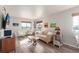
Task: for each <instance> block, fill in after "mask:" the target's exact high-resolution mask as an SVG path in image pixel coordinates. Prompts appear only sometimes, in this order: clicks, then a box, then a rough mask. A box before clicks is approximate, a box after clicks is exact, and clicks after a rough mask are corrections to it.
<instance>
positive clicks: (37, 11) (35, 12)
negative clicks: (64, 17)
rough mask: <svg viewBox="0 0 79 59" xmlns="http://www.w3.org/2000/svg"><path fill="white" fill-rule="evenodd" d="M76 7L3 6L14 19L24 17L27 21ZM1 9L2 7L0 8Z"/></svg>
mask: <svg viewBox="0 0 79 59" xmlns="http://www.w3.org/2000/svg"><path fill="white" fill-rule="evenodd" d="M73 7H76V6H74V5H8V6H5V8H6V10H7V12H8V13H9V14H10V15H12V16H16V17H24V18H28V19H37V18H40V17H43V16H48V15H51V14H54V13H58V12H61V11H64V10H67V9H69V8H73ZM1 8H2V6H1Z"/></svg>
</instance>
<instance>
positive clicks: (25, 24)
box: [21, 23, 32, 29]
mask: <svg viewBox="0 0 79 59" xmlns="http://www.w3.org/2000/svg"><path fill="white" fill-rule="evenodd" d="M21 27H22V28H23V29H31V28H32V24H31V23H21Z"/></svg>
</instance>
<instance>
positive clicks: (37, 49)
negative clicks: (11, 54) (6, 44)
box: [16, 38, 79, 53]
mask: <svg viewBox="0 0 79 59" xmlns="http://www.w3.org/2000/svg"><path fill="white" fill-rule="evenodd" d="M16 53H79V50H75V49H72V48H69V47H67V46H62V47H61V48H58V47H55V46H54V47H53V46H50V45H48V44H46V43H44V42H42V41H41V40H37V45H36V46H33V44H32V43H31V42H30V40H29V39H28V38H18V39H17V41H16Z"/></svg>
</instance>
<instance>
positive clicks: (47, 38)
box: [0, 5, 79, 53]
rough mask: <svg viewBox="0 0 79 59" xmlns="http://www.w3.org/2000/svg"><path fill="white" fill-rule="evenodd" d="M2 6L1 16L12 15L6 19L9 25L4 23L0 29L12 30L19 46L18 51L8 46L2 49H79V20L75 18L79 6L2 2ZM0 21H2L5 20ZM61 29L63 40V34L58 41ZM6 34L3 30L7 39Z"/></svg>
mask: <svg viewBox="0 0 79 59" xmlns="http://www.w3.org/2000/svg"><path fill="white" fill-rule="evenodd" d="M0 9H1V11H0V18H1V20H2V15H3V16H4V17H6V15H7V14H8V19H9V20H8V21H6V22H7V23H6V26H4V27H1V26H0V28H1V30H0V32H2V31H4V32H5V30H11V31H12V32H11V33H12V35H14V36H15V43H14V45H15V46H13V47H14V50H15V51H12V50H11V51H10V50H8V46H7V48H6V49H7V50H6V49H0V50H3V52H4V50H6V51H9V52H11V53H71V52H76V53H78V52H79V50H78V49H79V42H78V41H77V38H78V30H79V29H78V28H76V27H78V26H76V24H75V23H78V21H77V22H75V21H74V18H75V17H73V16H79V11H78V10H79V6H76V5H45V6H44V5H4V6H0ZM1 20H0V21H1ZM0 24H1V25H2V21H1V22H0ZM77 25H78V24H77ZM57 30H58V31H60V33H61V39H60V40H59V38H60V36H59V37H58V41H59V42H54V41H55V39H56V36H55V32H56V31H57ZM7 33H9V32H7ZM76 35H77V37H76ZM2 36H3V34H1V39H3V37H2ZM30 39H31V40H30ZM38 39H40V40H38ZM56 44H57V45H56ZM5 47H6V46H5ZM9 47H10V46H9ZM46 49H47V50H46ZM6 51H5V52H6Z"/></svg>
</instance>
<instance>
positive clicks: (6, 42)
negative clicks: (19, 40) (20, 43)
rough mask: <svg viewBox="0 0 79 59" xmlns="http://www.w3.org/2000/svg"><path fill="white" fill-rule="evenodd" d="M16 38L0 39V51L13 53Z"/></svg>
mask: <svg viewBox="0 0 79 59" xmlns="http://www.w3.org/2000/svg"><path fill="white" fill-rule="evenodd" d="M15 44H16V37H15V36H13V37H5V38H1V39H0V51H1V52H4V53H5V52H11V51H15Z"/></svg>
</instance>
